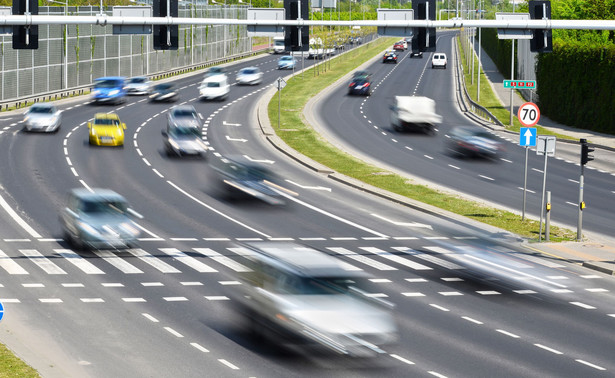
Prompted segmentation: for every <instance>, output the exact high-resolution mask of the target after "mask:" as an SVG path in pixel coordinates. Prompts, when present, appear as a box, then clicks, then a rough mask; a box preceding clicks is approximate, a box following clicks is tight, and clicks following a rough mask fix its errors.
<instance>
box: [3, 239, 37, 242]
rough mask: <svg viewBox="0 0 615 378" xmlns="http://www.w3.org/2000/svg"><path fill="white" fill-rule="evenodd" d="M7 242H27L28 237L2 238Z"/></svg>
mask: <svg viewBox="0 0 615 378" xmlns="http://www.w3.org/2000/svg"><path fill="white" fill-rule="evenodd" d="M4 241H5V242H7V243H16V242H29V241H31V240H30V239H4Z"/></svg>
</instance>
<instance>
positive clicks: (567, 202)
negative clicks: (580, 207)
mask: <svg viewBox="0 0 615 378" xmlns="http://www.w3.org/2000/svg"><path fill="white" fill-rule="evenodd" d="M566 205H570V206H574V207H576V206H577V204H576V203H574V202H570V201H566Z"/></svg>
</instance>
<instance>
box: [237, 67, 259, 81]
mask: <svg viewBox="0 0 615 378" xmlns="http://www.w3.org/2000/svg"><path fill="white" fill-rule="evenodd" d="M262 81H263V72H262V71H261V70H260V69H259V68H258V67H245V68H242V69H240V70H239V72H237V84H242V85H256V84H260V83H261V82H262Z"/></svg>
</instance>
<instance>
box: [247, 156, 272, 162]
mask: <svg viewBox="0 0 615 378" xmlns="http://www.w3.org/2000/svg"><path fill="white" fill-rule="evenodd" d="M243 157H245V158H246V159H248V160H250V161H253V162H255V163H265V164H273V163H275V161H273V160H258V159H252V158H251V157H249V156H248V155H243Z"/></svg>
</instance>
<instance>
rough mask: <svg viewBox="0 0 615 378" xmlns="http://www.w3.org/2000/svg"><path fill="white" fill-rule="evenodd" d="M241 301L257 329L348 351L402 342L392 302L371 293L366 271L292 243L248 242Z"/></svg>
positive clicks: (374, 350) (372, 351) (361, 352)
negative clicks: (247, 269)
mask: <svg viewBox="0 0 615 378" xmlns="http://www.w3.org/2000/svg"><path fill="white" fill-rule="evenodd" d="M242 255H243V256H244V257H246V258H247V261H246V262H245V264H246V265H247V267H248V268H249V269H250V271H247V272H243V273H239V274H240V277H239V278H240V280H241V283H242V284H241V285H239V286H237V288H238V292H237V293H236V295H237V298H236V299H237V303H238V304H239V305H241V306H242V308H241V313H242V314H243V315H244V316H247V317H248V319H249V323H248V324H250V325H251V327H252V332H253V333H256V334H257V335H259V336H273V335H276V336H278V338H277V339H276V340H275V341H279V342H280V343H282V342H287V341H288V340H291V341H295V340H298V341H300V342H307V343H309V344H316V345H320V346H321V347H323V348H324V349H325V350H327V349H328V350H331V351H334V352H337V353H339V354H343V355H349V356H370V355H376V354H381V353H385V351H384V350H382V349H381V347H383V346H385V345H388V344H391V343H394V342H395V341H396V340H397V324H396V321H395V318H394V314H393V304H391V303H389V302H386V301H384V300H381V299H379V298H376V297H374V296H373V295H370V294H369V293H367V292H366V291H365V290H364V289H363V288H362V287H363V286H364V285H365V284H366V283H367V281H368V279H369V276H368V275H367V274H366V273H365V272H364V271H362V270H360V269H358V268H356V267H354V266H352V265H350V264H348V263H345V262H343V261H341V260H339V259H337V258H335V257H333V256H331V255H328V254H326V253H324V252H321V251H318V250H316V249H314V248H311V247H308V246H305V245H300V244H296V243H291V242H255V243H250V244H246V245H245V248H244V251H243V253H242Z"/></svg>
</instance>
